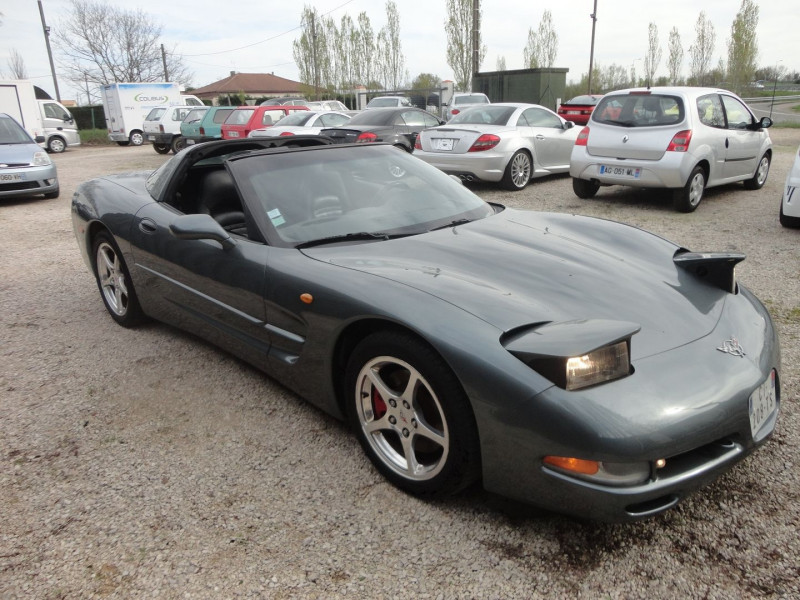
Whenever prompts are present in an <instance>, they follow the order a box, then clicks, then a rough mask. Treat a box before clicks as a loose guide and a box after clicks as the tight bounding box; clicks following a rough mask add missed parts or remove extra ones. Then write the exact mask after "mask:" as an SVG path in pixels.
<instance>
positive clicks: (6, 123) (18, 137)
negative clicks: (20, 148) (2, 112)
mask: <svg viewBox="0 0 800 600" xmlns="http://www.w3.org/2000/svg"><path fill="white" fill-rule="evenodd" d="M32 143H33V140H32V139H31V136H29V135H28V132H27V131H25V130H24V129H23V128H22V127H20V126H19V124H18V123H17V122H16V121H15V120H14V119H12V118H10V117H0V144H32Z"/></svg>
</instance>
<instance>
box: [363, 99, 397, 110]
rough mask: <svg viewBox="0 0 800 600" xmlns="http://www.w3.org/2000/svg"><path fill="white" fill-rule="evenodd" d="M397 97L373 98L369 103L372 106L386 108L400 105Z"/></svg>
mask: <svg viewBox="0 0 800 600" xmlns="http://www.w3.org/2000/svg"><path fill="white" fill-rule="evenodd" d="M399 105H400V103H399V102H398V99H397V98H373V99H372V100H370V101H369V102H368V103H367V106H369V107H370V108H381V107H383V108H386V107H387V106H399Z"/></svg>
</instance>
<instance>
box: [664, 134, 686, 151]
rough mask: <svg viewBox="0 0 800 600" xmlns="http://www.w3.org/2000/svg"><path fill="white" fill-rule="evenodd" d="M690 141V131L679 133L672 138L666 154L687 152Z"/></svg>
mask: <svg viewBox="0 0 800 600" xmlns="http://www.w3.org/2000/svg"><path fill="white" fill-rule="evenodd" d="M691 141H692V130H691V129H686V130H684V131H679V132H678V133H676V134H675V135H674V136H673V137H672V141H670V143H669V146H667V152H687V151H688V150H689V142H691Z"/></svg>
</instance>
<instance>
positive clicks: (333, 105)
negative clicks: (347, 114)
mask: <svg viewBox="0 0 800 600" xmlns="http://www.w3.org/2000/svg"><path fill="white" fill-rule="evenodd" d="M306 106H307V107H308V110H338V111H339V112H342V111H346V110H350V109H349V108H347V105H346V104H344V103H342V102H339V101H338V100H315V101H314V102H306Z"/></svg>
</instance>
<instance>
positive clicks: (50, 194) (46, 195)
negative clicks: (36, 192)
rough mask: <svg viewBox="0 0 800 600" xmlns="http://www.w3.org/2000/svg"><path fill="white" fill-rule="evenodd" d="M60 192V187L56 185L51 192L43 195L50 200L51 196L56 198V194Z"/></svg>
mask: <svg viewBox="0 0 800 600" xmlns="http://www.w3.org/2000/svg"><path fill="white" fill-rule="evenodd" d="M60 194H61V187H57V188H56V189H55V190H53V191H52V192H47V193H46V194H45V195H44V197H45V198H46V199H47V200H52V199H53V198H58V196H59V195H60Z"/></svg>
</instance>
